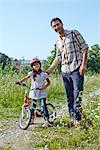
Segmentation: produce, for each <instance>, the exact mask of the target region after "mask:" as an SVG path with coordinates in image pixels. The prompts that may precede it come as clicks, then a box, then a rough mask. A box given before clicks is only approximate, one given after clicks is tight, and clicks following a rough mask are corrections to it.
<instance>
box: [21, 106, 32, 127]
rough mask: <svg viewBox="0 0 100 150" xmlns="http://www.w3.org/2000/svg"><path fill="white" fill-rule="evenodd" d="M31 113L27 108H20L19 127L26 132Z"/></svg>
mask: <svg viewBox="0 0 100 150" xmlns="http://www.w3.org/2000/svg"><path fill="white" fill-rule="evenodd" d="M31 118H32V112H31V110H30V108H29V107H25V106H24V105H23V106H22V110H21V114H20V116H19V127H20V128H21V129H23V130H26V129H27V128H28V127H29V125H30V122H31Z"/></svg>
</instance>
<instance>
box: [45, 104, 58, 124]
mask: <svg viewBox="0 0 100 150" xmlns="http://www.w3.org/2000/svg"><path fill="white" fill-rule="evenodd" d="M46 105H47V109H48V113H49V121H50V122H53V121H54V120H55V119H56V115H57V114H56V109H55V107H54V106H53V104H51V103H47V104H46ZM44 119H46V118H45V117H44Z"/></svg>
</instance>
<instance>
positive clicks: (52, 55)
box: [42, 44, 61, 74]
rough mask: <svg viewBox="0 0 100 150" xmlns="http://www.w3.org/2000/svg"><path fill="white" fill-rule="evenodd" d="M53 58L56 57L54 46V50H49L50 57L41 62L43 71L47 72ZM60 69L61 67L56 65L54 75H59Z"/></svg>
mask: <svg viewBox="0 0 100 150" xmlns="http://www.w3.org/2000/svg"><path fill="white" fill-rule="evenodd" d="M55 57H56V44H55V45H54V48H53V49H52V50H51V55H50V56H48V58H47V60H43V62H42V64H43V68H44V69H45V70H47V69H48V68H49V67H50V65H51V64H52V62H53V60H54V59H55ZM60 68H61V66H60V65H58V67H57V68H56V69H55V70H54V74H58V73H60V72H61V71H60V70H61V69H60Z"/></svg>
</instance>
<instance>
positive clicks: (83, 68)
mask: <svg viewBox="0 0 100 150" xmlns="http://www.w3.org/2000/svg"><path fill="white" fill-rule="evenodd" d="M85 72H86V65H83V64H82V65H81V66H80V68H79V73H80V75H81V76H82V75H84V74H85Z"/></svg>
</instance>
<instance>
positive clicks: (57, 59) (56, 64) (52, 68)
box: [47, 57, 60, 74]
mask: <svg viewBox="0 0 100 150" xmlns="http://www.w3.org/2000/svg"><path fill="white" fill-rule="evenodd" d="M59 63H60V61H59V57H56V58H55V59H54V61H53V63H52V64H51V66H50V67H49V69H48V70H47V73H48V74H50V73H52V72H53V71H54V69H55V68H56V67H57V66H58V64H59Z"/></svg>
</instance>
